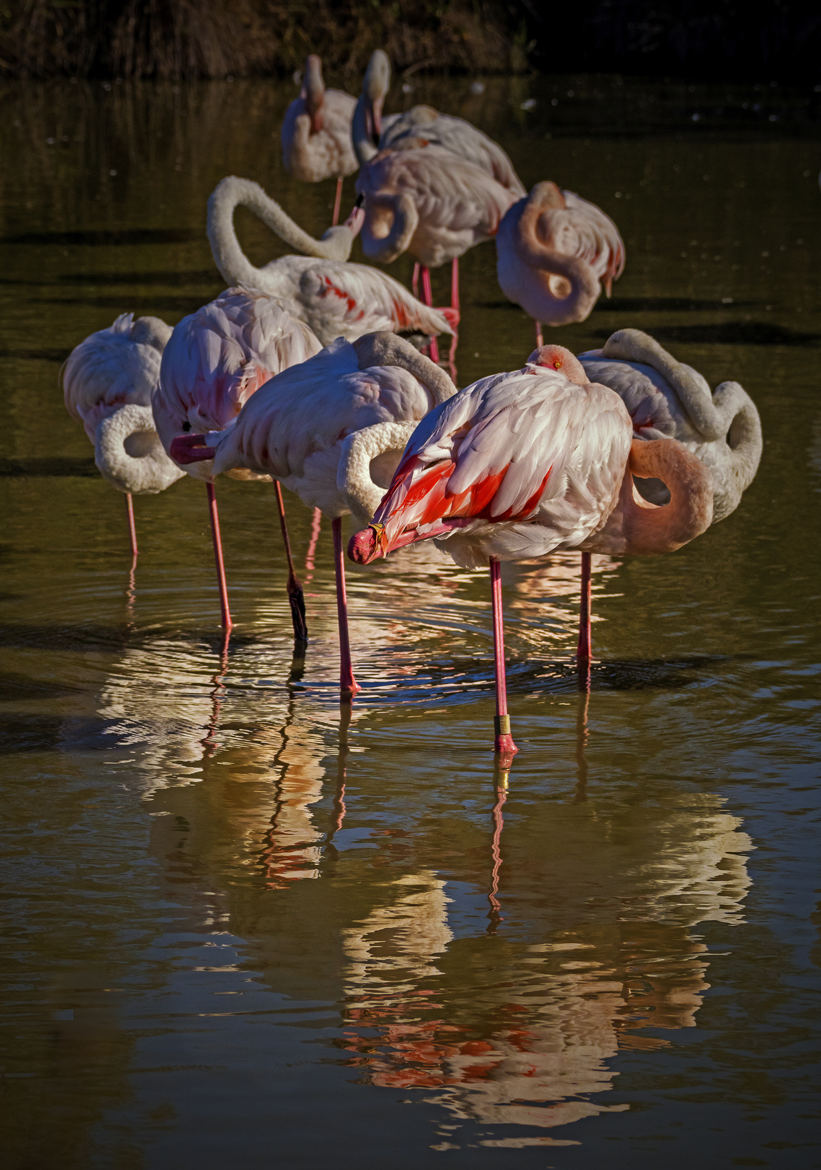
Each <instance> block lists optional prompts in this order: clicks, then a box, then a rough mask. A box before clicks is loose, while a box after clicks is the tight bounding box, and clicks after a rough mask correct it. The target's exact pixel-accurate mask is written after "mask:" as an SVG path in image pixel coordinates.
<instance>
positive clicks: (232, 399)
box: [154, 288, 322, 641]
mask: <svg viewBox="0 0 821 1170" xmlns="http://www.w3.org/2000/svg"><path fill="white" fill-rule="evenodd" d="M321 348H322V347H321V345H320V343H319V340H318V339H317V338H316V336H315V335H314V334H313V333H312V332H311V330H310V329H309V328H308V326H307V325H305V324H304V323H303V322H302V321H298V320H297V319H296V318H294V317H292V316H291V315H290V313H288V312H286V310H285V309H283V308H282V306H281V305H280V304H279V302H278V301H276V300H275V299H274V298H273V297H269V296H265V295H264V294H262V293H252V292H246V291H245V290H243V289H236V288H233V289H227V290H226V291H225V292H223V293H221V294H220V295H219V296H218V297H217V298H216V300H213V301H210V302H209V303H208V304H207V305H204V306H203V307H202V308H200V309H198V310H197V311H196V312H195V313H192V314H190V315H189V316H187V317H183V319H182V320H181V321H180V322H179V323H178V324H177V325H176V326H175V327H174V330H173V332H172V334H171V337H170V339H169V341H168V344H167V345H166V348H165V352H164V354H163V358H162V367H161V370H160V387H159V390H158V392H157V394H156V395H155V397H154V420H155V423H156V427H157V433H158V434H159V436H160V439H161V441H162V444H163V446H164V447H165V450H166V451H168V453H169V454H171V456H172V458H174V456H173V454H172V453H171V443H172V439H173V438H174V436H175V435H177V434H178V433H179V432H180V431H193V432H194V433H195V434H201V433H203V432H205V431H217V430H222V429H223V428H224V427H226V426H228V424H229V423H230V422H232V421H233V419H234V418H236V416H237V415H238V414H239V412H240V410H241V409H242V407H243V405H244V404H245V403H246V402H247V401H248V400H249V399H250V398H251V396H252V395H253V394H254V393H255V392H256V391H257V390H258V389H259V387H260V386H262V385H263V383H265V382H267V381H268V379H269V378H270V377H271V376H272V375H273V374H276V373H279V371H280V370H284V369H285V368H286V367H288V366H291V365H294V364H296V363H297V362H302V361H304V360H305V359H306V358H308V357H311V356H312V355H313V354H315V353H317V352H318V351H319V350H320V349H321ZM176 462H177V463H178V464H179V462H180V461H179V460H176ZM185 470H187V471H189V473H190V474H191V475H194V476H196V477H197V478H199V479H204V480H205V481H206V488H207V492H208V508H209V515H210V519H211V532H212V537H213V543H214V556H215V560H216V565H217V579H218V583H219V592H220V607H221V611H222V624H223V626H224V628H225V630H226V632H228V631H230V629H231V627H232V625H233V622H232V620H231V612H230V608H229V605H228V587H227V583H226V578H225V562H224V558H223V555H222V541H221V539H220V528H219V516H218V512H217V501H216V493H215V489H214V482H213V469H212V468H211V466H210V465H205V464H200V465H198V466H197V467H196V468H190V469H189V468H188V467H187V466H186V468H185ZM235 474H236V477H237V478H239V479H251V478H255V477H254V476H253V475H252V474H250V473H249V472H248V471H237V472H236V473H235ZM256 478H258V477H256ZM275 486H276V492H277V502H278V507H279V514H280V521H281V524H282V529H283V537H284V539H285V548H286V554H287V556H288V596H289V599H290V603H291V613H292V617H293V622H294V634H295V636H296V638H297V639H298V640H299V641H304V640H305V639H306V638H307V631H306V628H305V605H304V600H303V597H302V589H301V587H300V585H299V582H298V581H297V579H296V576H295V573H294V569H293V564H292V562H291V557H290V549H289V546H288V540H287V532H286V529H285V513H284V507H283V504H282V493H281V489H280V487H279V484H276V485H275Z"/></svg>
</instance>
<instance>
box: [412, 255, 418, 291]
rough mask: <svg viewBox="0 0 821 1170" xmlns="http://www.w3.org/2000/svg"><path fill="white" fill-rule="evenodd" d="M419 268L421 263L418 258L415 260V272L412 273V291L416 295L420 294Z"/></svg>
mask: <svg viewBox="0 0 821 1170" xmlns="http://www.w3.org/2000/svg"><path fill="white" fill-rule="evenodd" d="M419 270H420V264H419V261H418V260H414V262H413V274H412V275H411V292H412V293H413V295H414V296H415V297H418V296H419Z"/></svg>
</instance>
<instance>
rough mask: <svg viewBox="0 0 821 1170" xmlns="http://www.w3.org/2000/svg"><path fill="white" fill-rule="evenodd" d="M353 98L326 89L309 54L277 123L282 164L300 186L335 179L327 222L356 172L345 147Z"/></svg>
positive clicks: (335, 216)
mask: <svg viewBox="0 0 821 1170" xmlns="http://www.w3.org/2000/svg"><path fill="white" fill-rule="evenodd" d="M355 108H356V98H354V97H352V96H351V94H349V93H345V92H344V90H341V89H326V88H325V82H324V81H323V79H322V62H321V60H320V58H319V57H318V56H317V55H316V53H309V54H308V56H307V58H306V60H305V70H304V72H303V75H302V88H301V89H300V92H299V97H298V98H295V99H294V101H292V102H291V104H290V105H289V106H288V109H287V110H286V111H285V118H284V120H283V123H282V135H281V137H282V161H283V163H284V165H285V169H286V170H287V171H288V172H289V173H290V174H292V175H293V176H294V178H295V179H299V181H300V182H302V183H321V182H323V180H325V179H336V196H335V198H334V211H333V222H334V223H336V222H337V220H338V218H339V205H340V201H341V198H342V182H343V180H344V178H345V176H346V175H352V174H353V173H354V171H355V170H356V169H357V167H358V165H359V164H358V162H357V159H356V155H355V154H354V152H353V144H352V142H351V122H352V120H353V113H354V109H355Z"/></svg>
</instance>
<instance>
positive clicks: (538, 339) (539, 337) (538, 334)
mask: <svg viewBox="0 0 821 1170" xmlns="http://www.w3.org/2000/svg"><path fill="white" fill-rule="evenodd" d="M534 325H535V326H536V349H541V348H542V346H543V345H544V334H543V333H542V323H541V321H534Z"/></svg>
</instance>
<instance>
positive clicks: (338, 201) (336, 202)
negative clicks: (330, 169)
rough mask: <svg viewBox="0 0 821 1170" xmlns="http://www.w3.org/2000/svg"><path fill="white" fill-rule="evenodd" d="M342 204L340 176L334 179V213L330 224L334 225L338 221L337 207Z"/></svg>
mask: <svg viewBox="0 0 821 1170" xmlns="http://www.w3.org/2000/svg"><path fill="white" fill-rule="evenodd" d="M341 206H342V176H341V175H340V176H339V178H338V179H337V180H336V196H335V198H334V214H333V219H332V220H331V226H332V227H335V226H336V225H337V224H338V223H339V209H340V207H341Z"/></svg>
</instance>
